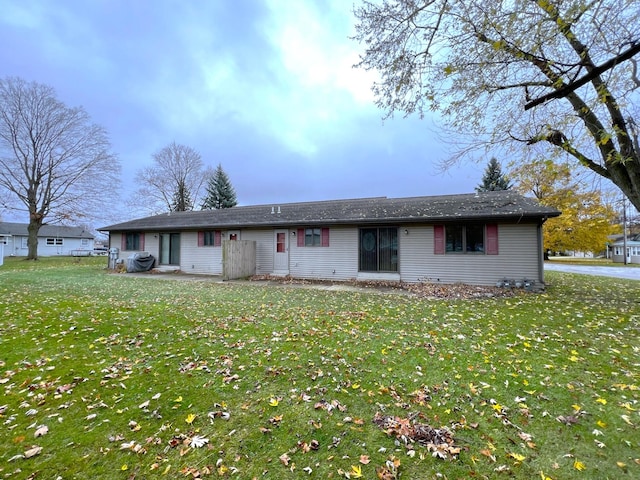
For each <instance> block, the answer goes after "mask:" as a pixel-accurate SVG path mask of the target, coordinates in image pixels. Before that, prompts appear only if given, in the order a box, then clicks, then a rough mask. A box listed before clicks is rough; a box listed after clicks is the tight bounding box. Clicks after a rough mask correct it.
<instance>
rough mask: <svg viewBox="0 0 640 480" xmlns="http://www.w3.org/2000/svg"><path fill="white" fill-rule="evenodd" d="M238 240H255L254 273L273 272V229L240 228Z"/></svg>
mask: <svg viewBox="0 0 640 480" xmlns="http://www.w3.org/2000/svg"><path fill="white" fill-rule="evenodd" d="M239 240H253V241H255V242H256V275H268V274H270V273H273V250H274V244H273V242H274V233H273V229H264V230H242V232H241V233H240V238H239ZM294 240H295V239H294ZM289 241H291V239H289ZM289 247H291V244H289Z"/></svg>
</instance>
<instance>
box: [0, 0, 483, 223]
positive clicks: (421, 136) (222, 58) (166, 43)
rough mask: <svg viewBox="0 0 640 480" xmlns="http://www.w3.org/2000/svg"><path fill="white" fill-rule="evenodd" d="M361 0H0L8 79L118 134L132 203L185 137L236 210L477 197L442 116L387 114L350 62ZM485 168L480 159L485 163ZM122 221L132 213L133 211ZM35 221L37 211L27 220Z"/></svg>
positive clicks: (369, 78)
mask: <svg viewBox="0 0 640 480" xmlns="http://www.w3.org/2000/svg"><path fill="white" fill-rule="evenodd" d="M352 9H353V4H352V2H351V0H317V1H314V0H296V1H293V0H201V1H198V0H176V1H170V0H55V1H54V0H0V11H1V12H2V13H1V14H0V65H2V74H3V75H2V76H18V77H22V78H24V79H25V80H28V81H36V82H39V83H43V84H47V85H50V86H52V87H53V88H54V89H55V90H56V92H57V95H58V98H59V99H60V100H61V101H63V102H64V103H65V104H66V105H67V106H70V107H73V106H82V107H84V109H85V110H86V111H87V112H88V113H89V115H90V116H91V118H92V119H93V121H95V122H96V123H98V124H101V125H102V126H103V127H105V128H106V130H107V131H108V133H109V135H110V138H111V142H112V147H113V151H114V153H116V154H117V156H118V157H119V159H120V162H121V164H122V176H123V182H124V183H123V189H122V198H121V199H119V202H120V203H123V202H124V200H126V198H127V197H129V196H130V194H131V193H132V191H133V189H134V185H135V184H134V181H133V179H134V177H135V173H136V171H138V170H139V169H140V168H141V167H143V166H146V165H150V164H151V155H152V154H153V153H154V152H156V151H158V150H159V149H161V148H163V147H164V146H166V145H168V144H169V143H171V142H173V141H175V142H176V143H180V144H184V145H187V146H190V147H192V148H194V149H195V150H197V151H198V152H199V153H200V154H201V156H202V159H203V161H204V162H205V164H207V165H211V166H212V167H215V166H217V165H218V163H220V164H222V167H223V169H224V170H225V171H226V172H227V174H228V175H229V177H230V179H231V182H232V184H233V185H234V187H235V189H236V193H237V196H238V201H239V203H240V204H241V205H251V204H277V203H284V202H292V201H312V200H325V199H338V198H357V197H369V196H388V197H402V196H415V195H437V194H448V193H468V192H472V191H473V189H474V187H475V186H476V185H478V184H479V183H480V180H481V177H482V172H483V170H484V166H485V163H481V164H478V165H475V164H468V163H467V164H464V165H462V166H460V167H456V168H453V169H450V170H449V171H448V172H446V173H444V174H443V173H440V171H439V162H441V161H442V160H443V159H445V158H446V157H447V156H448V154H449V153H448V151H447V149H448V148H449V147H448V146H447V145H445V144H444V143H443V142H442V141H441V140H440V139H439V138H438V136H437V134H436V131H437V123H438V122H437V119H435V118H434V119H425V120H420V119H418V118H409V119H405V118H395V119H393V120H386V121H383V120H382V116H383V113H384V112H382V111H380V110H378V109H377V108H376V106H375V105H374V103H373V96H372V94H371V91H370V88H371V84H372V82H373V80H374V78H375V77H374V74H373V73H371V72H364V71H362V70H358V69H354V68H352V66H353V64H354V63H356V62H357V60H358V51H359V49H361V48H362V47H361V46H360V45H358V44H357V43H356V42H355V41H353V40H350V39H349V36H351V35H353V33H354V30H353V28H354V23H355V20H354V18H353V14H352ZM483 162H484V160H483ZM125 219H126V218H125ZM25 221H26V219H25Z"/></svg>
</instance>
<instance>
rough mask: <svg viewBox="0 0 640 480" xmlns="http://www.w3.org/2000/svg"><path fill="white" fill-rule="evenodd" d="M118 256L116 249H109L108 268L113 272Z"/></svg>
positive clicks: (118, 251)
mask: <svg viewBox="0 0 640 480" xmlns="http://www.w3.org/2000/svg"><path fill="white" fill-rule="evenodd" d="M119 255H120V249H119V248H118V247H111V248H110V249H109V268H110V269H111V270H114V269H115V268H116V263H117V261H118V256H119Z"/></svg>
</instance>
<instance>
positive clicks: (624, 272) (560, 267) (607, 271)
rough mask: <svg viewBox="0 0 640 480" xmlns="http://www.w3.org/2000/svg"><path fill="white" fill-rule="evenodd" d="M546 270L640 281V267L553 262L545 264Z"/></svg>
mask: <svg viewBox="0 0 640 480" xmlns="http://www.w3.org/2000/svg"><path fill="white" fill-rule="evenodd" d="M544 269H545V270H553V271H556V272H567V273H581V274H584V275H599V276H602V277H615V278H626V279H629V280H640V267H598V266H589V265H564V264H561V263H555V262H553V261H551V262H544Z"/></svg>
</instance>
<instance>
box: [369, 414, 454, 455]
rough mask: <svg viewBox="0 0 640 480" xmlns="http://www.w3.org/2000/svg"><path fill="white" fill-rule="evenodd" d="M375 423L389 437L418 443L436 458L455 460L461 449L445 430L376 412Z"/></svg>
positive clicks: (448, 431)
mask: <svg viewBox="0 0 640 480" xmlns="http://www.w3.org/2000/svg"><path fill="white" fill-rule="evenodd" d="M373 423H375V424H376V425H378V427H380V428H381V429H382V430H383V431H385V432H386V433H387V435H391V436H394V437H396V438H397V439H398V440H400V441H402V442H404V443H405V444H409V443H418V444H420V445H423V446H425V447H426V448H427V450H429V451H430V452H431V453H432V455H433V456H434V457H437V458H441V459H443V460H444V459H451V458H455V457H456V456H457V455H458V454H459V453H460V447H457V446H456V445H455V442H454V439H453V433H452V432H451V431H450V430H449V429H447V428H445V427H442V428H433V427H432V426H430V425H428V424H421V423H415V422H412V421H411V420H409V419H408V418H400V417H393V416H390V415H381V414H380V412H376V414H375V416H374V418H373Z"/></svg>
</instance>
